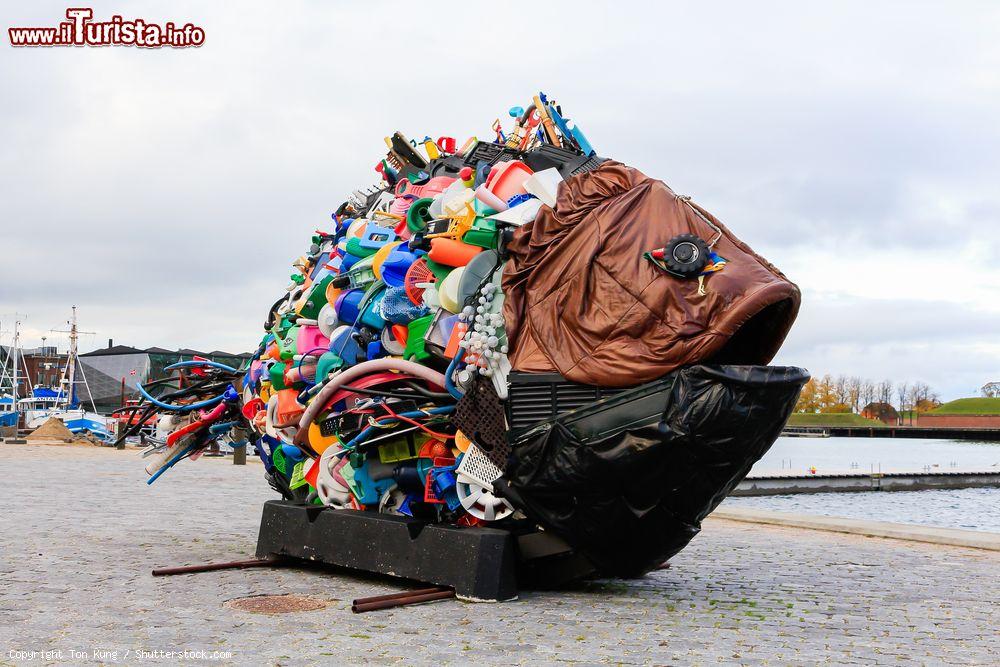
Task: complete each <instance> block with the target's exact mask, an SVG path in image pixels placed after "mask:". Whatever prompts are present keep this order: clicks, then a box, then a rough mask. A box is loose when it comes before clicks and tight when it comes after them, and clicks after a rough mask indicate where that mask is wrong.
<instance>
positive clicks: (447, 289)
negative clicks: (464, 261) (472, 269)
mask: <svg viewBox="0 0 1000 667" xmlns="http://www.w3.org/2000/svg"><path fill="white" fill-rule="evenodd" d="M464 274H465V267H464V266H460V267H458V268H457V269H455V270H454V271H452V272H451V273H449V274H448V277H447V278H445V279H444V280H442V281H441V284H440V285H439V286H438V299H440V301H441V307H442V308H444V309H445V310H447V311H448V312H451V313H458V312H461V310H462V303H463V301H462V298H461V291H460V289H459V288H460V286H461V284H462V276H463V275H464Z"/></svg>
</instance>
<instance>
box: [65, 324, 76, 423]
mask: <svg viewBox="0 0 1000 667" xmlns="http://www.w3.org/2000/svg"><path fill="white" fill-rule="evenodd" d="M77 335H78V334H77V331H76V306H73V319H71V320H70V322H69V358H68V359H67V360H66V363H67V364H69V367H68V368H67V370H66V372H67V374H68V379H69V402H68V403H67V405H66V407H67V408H71V407H73V403H74V402H75V400H74V399H76V339H77Z"/></svg>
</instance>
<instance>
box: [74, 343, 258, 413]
mask: <svg viewBox="0 0 1000 667" xmlns="http://www.w3.org/2000/svg"><path fill="white" fill-rule="evenodd" d="M193 357H202V358H205V359H209V360H211V361H217V362H219V363H223V364H227V365H229V366H232V367H233V368H239V367H240V366H241V365H242V364H243V362H244V361H246V360H247V359H249V358H250V357H251V355H250V354H249V353H241V354H231V353H228V352H222V351H220V350H216V351H214V352H199V351H198V350H192V349H189V348H183V349H180V350H174V351H172V350H167V349H165V348H162V347H148V348H145V349H140V348H135V347H130V346H128V345H114V344H113V341H110V340H109V341H108V346H107V347H105V348H101V349H99V350H93V351H92V352H87V353H85V354H81V355H80V358H79V363H80V364H81V366H82V370H83V372H84V373H85V374H86V377H87V385H89V392H88V389H87V387H85V386H80V387H78V388H77V395H78V397H79V399H80V401H81V402H84V403H88V402H89V401H90V399H91V398H93V401H94V404H95V405H96V406H97V409H98V411H100V412H104V413H109V412H112V411H114V410H116V409H118V408H119V407H121V405H122V403H123V401H125V400H129V399H133V398H138V396H139V392H138V390H137V389H136V385H138V384H140V383H144V382H146V381H147V380H149V379H150V378H158V377H162V376H163V375H165V374H166V372H165V371H164V370H163V369H164V368H166V367H167V366H170V365H171V364H175V363H177V362H178V361H188V360H190V359H192V358H193ZM88 394H90V395H88Z"/></svg>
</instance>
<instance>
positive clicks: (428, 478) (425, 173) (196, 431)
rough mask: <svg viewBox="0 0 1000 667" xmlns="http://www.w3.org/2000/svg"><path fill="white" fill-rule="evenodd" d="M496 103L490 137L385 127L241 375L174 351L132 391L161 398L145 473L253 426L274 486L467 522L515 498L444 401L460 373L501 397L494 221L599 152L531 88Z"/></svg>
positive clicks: (523, 210)
mask: <svg viewBox="0 0 1000 667" xmlns="http://www.w3.org/2000/svg"><path fill="white" fill-rule="evenodd" d="M510 116H511V125H512V126H511V127H510V128H509V131H506V132H505V131H504V129H503V128H502V127H501V123H500V122H499V121H497V122H496V123H494V126H493V131H494V133H495V137H491V139H493V140H492V141H479V140H477V139H475V138H471V139H469V140H468V141H466V142H465V143H463V144H462V145H461V146H459V145H458V144H457V142H456V140H455V139H454V138H451V137H441V138H438V139H436V140H434V139H431V138H429V137H428V138H425V139H423V140H421V141H411V140H409V139H407V138H406V137H404V136H403V135H402V134H401V133H399V132H397V133H395V134H394V135H393V136H391V137H387V138H386V144H387V149H388V150H387V153H386V155H385V157H384V158H382V159H381V160H379V162H378V163H377V165H376V166H375V170H376V171H377V172H378V175H379V176H380V179H381V180H380V182H379V183H378V184H376V185H375V186H373V187H370V188H367V189H362V190H358V191H355V192H353V193H352V194H351V195H350V197H349V198H348V200H347V201H346V202H344V203H343V204H342V205H341V206H340V207H339V208H338V210H337V211H336V213H334V214H333V216H332V218H333V224H332V225H330V227H329V229H327V230H318V231H316V233H315V234H314V235H313V236H312V238H311V239H310V241H309V246H308V249H307V252H306V253H305V254H304V255H303V256H302V257H300V258H299V259H297V260H296V261H295V263H294V264H293V267H294V272H293V273H292V275H291V282H290V283H289V284H288V286H287V288H286V290H285V291H284V293H283V294H282V295H281V297H280V298H279V299H278V300H277V301H275V303H274V305H273V306H272V307H271V310H270V313H269V314H268V318H267V322H266V323H265V331H266V334H265V336H264V338H263V340H262V341H261V343H260V346H259V348H258V350H257V352H256V354H255V355H254V358H253V361H252V363H251V364H250V366H249V368H248V369H246V373H245V375H242V376H241V377H236V376H237V375H239V373H238V371H237V369H231V368H225V367H222V366H221V365H219V364H212V363H208V362H198V361H193V362H185V363H184V364H178V365H175V366H173V367H171V368H169V369H168V370H170V371H178V372H183V373H184V375H183V376H182V377H183V378H185V379H184V380H182V381H181V388H179V389H174V390H173V391H171V392H170V395H169V396H167V397H166V398H164V397H163V396H160V397H154V396H152V395H151V394H150V393H149V391H147V390H146V389H144V396H145V398H146V399H147V401H149V403H147V404H146V405H147V406H156V407H157V408H158V409H160V410H163V411H164V412H163V414H162V415H161V416H160V419H159V422H158V426H157V435H156V436H154V437H153V438H149V439H148V440H149V441H150V443H151V444H152V447H151V448H150V450H149V453H150V454H151V455H154V456H155V457H154V458H153V461H152V463H151V464H150V466H149V467H148V468H147V471H148V472H149V473H150V475H151V477H152V479H155V478H156V477H157V476H158V475H159V474H161V473H162V472H163V471H164V470H165V469H167V468H169V467H170V466H171V465H173V464H174V463H176V462H177V461H179V460H181V459H183V458H191V457H196V456H197V454H198V452H200V451H202V450H204V448H205V446H206V445H207V444H208V443H209V442H210V441H211V440H214V439H216V438H225V439H227V440H229V441H231V442H236V443H239V442H241V441H243V440H246V439H250V440H253V441H254V444H255V445H256V449H257V452H258V453H259V454H260V456H261V458H262V459H263V461H264V464H265V466H266V468H267V473H268V477H269V481H270V483H271V484H272V486H273V487H274V488H275V489H277V490H278V491H279V492H281V493H282V494H283V495H284V496H285V497H286V498H295V499H299V500H303V501H306V502H315V503H322V504H325V505H329V506H333V507H340V508H346V507H351V508H355V509H358V508H369V509H374V508H378V510H379V511H381V512H392V513H400V514H406V515H419V516H423V517H428V518H434V519H435V520H446V521H454V522H458V523H470V524H472V523H477V522H484V521H496V520H499V519H503V518H505V517H507V516H510V515H511V514H512V513H513V511H514V508H513V507H512V506H511V505H510V503H509V502H507V501H505V500H503V499H500V498H497V497H496V496H494V495H493V493H492V490H491V483H492V482H493V481H494V479H495V478H496V477H498V476H499V475H500V473H501V471H500V470H499V468H498V467H497V466H496V465H495V464H494V463H493V462H492V461H491V460H490V459H489V458H487V457H486V456H484V455H483V454H482V452H481V451H479V450H478V449H477V447H476V445H475V444H473V442H472V441H471V440H470V438H469V436H468V435H467V434H465V433H463V432H462V431H461V430H459V429H457V428H456V427H455V425H454V424H453V423H452V421H451V419H450V415H451V414H452V412H453V411H454V410H455V404H456V402H457V400H458V399H459V398H461V396H462V395H463V389H462V387H463V386H465V385H468V384H469V383H470V381H471V380H472V379H473V378H475V377H481V378H486V379H489V380H490V381H491V382H492V384H493V386H494V388H495V391H496V392H497V393H498V394H499V395H500V396H501V398H502V397H504V396H505V395H506V377H507V373H508V372H509V370H510V365H509V363H508V362H507V358H506V354H507V352H508V348H507V341H506V336H505V333H504V318H503V313H502V305H503V294H502V291H501V290H500V281H501V273H502V260H501V255H500V253H499V252H498V248H500V247H501V246H502V244H503V243H504V239H503V235H504V233H505V230H510V229H513V228H516V227H517V226H520V225H523V224H524V223H526V222H529V221H531V220H532V219H533V218H534V216H535V214H536V213H537V212H538V210H539V208H540V207H541V206H543V205H548V206H553V205H554V204H555V199H556V195H557V188H558V185H559V183H560V182H561V181H562V180H563V177H564V175H567V176H568V175H571V174H572V173H573V172H574V171H581V170H584V169H587V168H592V167H593V166H596V165H597V164H599V163H600V160H599V159H597V158H595V157H594V150H593V148H592V147H591V146H590V144H589V142H588V141H587V138H586V137H585V135H584V134H583V132H582V131H581V130H580V129H579V128H577V127H576V126H575V125H574V124H573V123H572V122H571V121H569V120H568V119H567V118H565V117H564V116H563V114H562V112H561V108H560V106H559V105H558V104H556V103H555V102H553V101H552V100H548V99H546V98H545V96H544V95H539V96H538V97H535V98H534V100H533V102H532V103H531V104H530V105H529V106H528V108H527V109H524V108H520V107H515V108H513V109H511V110H510ZM560 168H561V169H560ZM508 233H509V232H508ZM192 373H197V375H191V374H192ZM189 375H190V376H191V377H188V376H189ZM191 378H194V379H195V382H192V379H191ZM199 378H200V383H199V382H198V380H199ZM206 378H207V379H211V380H212V382H208V381H206ZM227 381H231V385H230V386H229V387H228V388H225V387H223V385H224V384H225V383H226V382H227ZM175 384H176V382H175ZM192 387H193V388H194V389H192ZM197 389H204V390H207V391H200V392H199V391H196V390H197ZM219 389H222V390H223V391H222V392H221V393H220V392H219ZM236 390H238V392H237V391H236ZM213 392H214V393H215V395H210V394H212V393H213ZM179 398H184V399H190V401H191V402H190V403H188V404H187V405H183V404H182V403H183V401H182V402H180V403H178V399H179ZM151 481H152V480H151Z"/></svg>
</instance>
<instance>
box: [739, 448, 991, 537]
mask: <svg viewBox="0 0 1000 667" xmlns="http://www.w3.org/2000/svg"><path fill="white" fill-rule="evenodd" d="M812 467H815V468H816V474H817V475H823V474H840V473H869V472H872V471H874V472H879V471H881V472H959V471H967V472H972V471H975V472H1000V443H998V442H970V441H956V440H923V439H912V440H910V439H895V438H788V437H782V438H779V439H778V441H777V442H775V443H774V446H773V447H772V448H771V449H770V451H769V452H768V453H767V454H766V455H765V456H764V458H762V459H761V460H760V461H758V462H757V464H756V465H755V466H754V467H753V469H752V470H751V472H750V476H751V477H754V476H757V477H760V476H765V475H807V474H810V468H812ZM725 505H726V506H729V507H750V508H755V509H772V510H778V511H783V512H800V513H803V514H821V515H825V516H841V517H847V518H853V519H870V520H875V521H892V522H897V523H912V524H921V525H928V526H939V527H943V528H964V529H968V530H984V531H990V532H998V533H1000V489H997V488H987V489H953V490H951V489H949V490H928V491H892V492H860V493H816V494H796V495H784V496H756V497H741V498H729V499H727V500H726V501H725Z"/></svg>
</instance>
